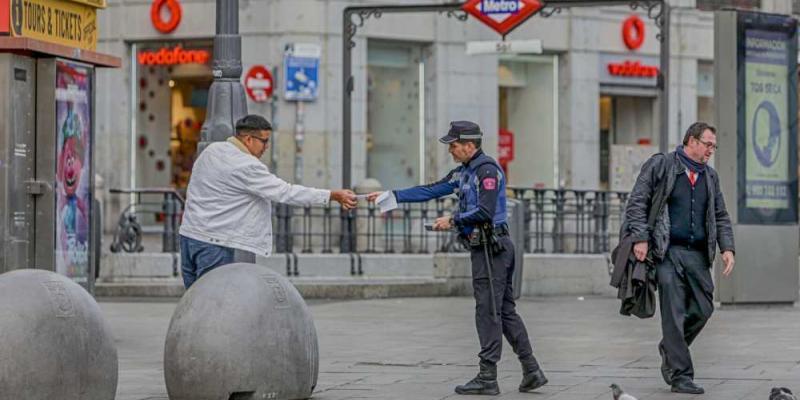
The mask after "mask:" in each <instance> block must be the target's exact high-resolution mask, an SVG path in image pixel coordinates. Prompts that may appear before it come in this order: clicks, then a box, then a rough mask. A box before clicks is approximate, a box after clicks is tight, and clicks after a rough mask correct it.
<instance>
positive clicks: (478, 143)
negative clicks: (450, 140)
mask: <svg viewBox="0 0 800 400" xmlns="http://www.w3.org/2000/svg"><path fill="white" fill-rule="evenodd" d="M456 142H458V143H461V144H467V143H472V144H474V145H475V148H476V149H480V148H481V143H483V140H482V139H458V140H456Z"/></svg>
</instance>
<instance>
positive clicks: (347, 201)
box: [331, 189, 358, 210]
mask: <svg viewBox="0 0 800 400" xmlns="http://www.w3.org/2000/svg"><path fill="white" fill-rule="evenodd" d="M331 200H335V201H337V202H338V203H339V204H341V205H342V207H343V208H344V209H345V210H350V209H352V208H356V204H358V201H357V199H356V194H355V193H353V191H352V190H349V189H342V190H331Z"/></svg>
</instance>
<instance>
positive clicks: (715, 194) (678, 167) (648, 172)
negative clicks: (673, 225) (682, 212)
mask: <svg viewBox="0 0 800 400" xmlns="http://www.w3.org/2000/svg"><path fill="white" fill-rule="evenodd" d="M667 157H670V159H669V160H668V159H667ZM668 161H670V162H668ZM685 173H686V167H685V166H684V165H683V163H682V162H681V161H680V160H679V158H678V154H677V153H676V152H674V151H673V152H671V153H669V154H663V153H659V154H656V155H654V156H653V157H650V159H649V160H647V162H645V164H644V165H643V166H642V170H641V172H640V173H639V177H638V178H636V184H634V186H633V190H632V191H631V194H630V196H629V197H628V203H627V205H626V207H625V220H624V222H623V225H622V235H625V234H626V233H627V234H629V235H630V237H631V238H632V240H633V241H634V242H641V241H646V240H649V241H650V246H651V252H650V254H652V256H653V258H654V260H655V261H660V260H663V259H664V255H665V254H666V253H667V249H668V248H669V232H670V222H669V210H668V206H667V205H665V206H664V207H663V210H662V212H661V215H660V216H659V217H658V218H657V219H656V223H655V227H654V229H653V231H652V232H650V229H649V228H648V226H647V216H648V212H649V211H650V209H649V207H650V203H651V201H650V200H651V198H652V197H653V194H654V193H653V192H654V191H655V189H656V187H657V186H658V184H659V183H660V182H661V180H662V179H664V178H666V179H667V187H666V193H672V189H673V188H674V187H675V180H676V178H677V177H678V176H680V174H685ZM705 174H706V176H705V179H703V181H704V182H706V185H707V188H708V208H707V211H706V237H707V239H708V246H707V251H708V260H709V265H710V264H712V263H713V262H714V258H715V255H716V248H717V245H719V248H720V252H724V251H728V250H730V251H735V247H734V241H733V228H732V226H731V219H730V216H729V215H728V210H727V209H726V208H725V200H724V199H723V198H722V191H721V190H720V187H719V176H718V175H717V171H715V170H714V168H711V166H709V165H706V170H705Z"/></svg>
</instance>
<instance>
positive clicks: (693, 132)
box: [683, 122, 717, 145]
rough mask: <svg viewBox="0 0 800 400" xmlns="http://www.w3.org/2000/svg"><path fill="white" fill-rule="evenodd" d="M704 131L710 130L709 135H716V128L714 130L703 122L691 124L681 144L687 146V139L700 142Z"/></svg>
mask: <svg viewBox="0 0 800 400" xmlns="http://www.w3.org/2000/svg"><path fill="white" fill-rule="evenodd" d="M706 129H708V130H710V131H711V133H713V134H715V135H716V134H717V128H714V127H713V126H711V125H709V124H707V123H705V122H695V123H693V124H692V125H691V126H689V129H687V130H686V135H684V136H683V144H684V145H687V144H689V138H695V139H697V140H700V138H701V137H703V132H705V131H706Z"/></svg>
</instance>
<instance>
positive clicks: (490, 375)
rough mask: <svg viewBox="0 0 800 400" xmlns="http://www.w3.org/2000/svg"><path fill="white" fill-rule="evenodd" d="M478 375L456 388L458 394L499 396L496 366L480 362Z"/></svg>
mask: <svg viewBox="0 0 800 400" xmlns="http://www.w3.org/2000/svg"><path fill="white" fill-rule="evenodd" d="M479 366H480V371H479V372H478V375H477V376H476V377H475V378H473V379H472V380H471V381H469V382H467V383H465V384H463V385H459V386H456V393H458V394H480V395H489V396H495V395H498V394H500V387H499V386H497V365H494V364H489V363H488V362H485V361H481V363H480V365H479Z"/></svg>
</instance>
